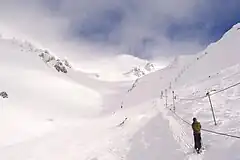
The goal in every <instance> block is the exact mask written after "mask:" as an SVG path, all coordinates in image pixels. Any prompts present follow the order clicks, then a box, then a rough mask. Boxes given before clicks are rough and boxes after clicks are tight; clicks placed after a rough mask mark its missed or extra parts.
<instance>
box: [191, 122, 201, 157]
mask: <svg viewBox="0 0 240 160" xmlns="http://www.w3.org/2000/svg"><path fill="white" fill-rule="evenodd" d="M192 129H193V136H194V149H195V150H196V151H197V153H200V149H201V147H202V144H201V140H202V138H201V124H200V122H198V121H197V118H195V117H194V118H193V123H192Z"/></svg>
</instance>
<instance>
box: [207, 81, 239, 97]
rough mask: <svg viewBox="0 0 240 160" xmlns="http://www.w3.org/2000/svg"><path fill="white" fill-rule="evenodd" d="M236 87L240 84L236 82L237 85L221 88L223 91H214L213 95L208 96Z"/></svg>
mask: <svg viewBox="0 0 240 160" xmlns="http://www.w3.org/2000/svg"><path fill="white" fill-rule="evenodd" d="M238 85H240V82H238V83H236V84H233V85H231V86H229V87H227V88H223V89H221V90H219V91H216V92H214V93H211V94H210V96H212V95H215V94H218V93H220V92H223V91H225V90H228V89H230V88H233V87H236V86H238Z"/></svg>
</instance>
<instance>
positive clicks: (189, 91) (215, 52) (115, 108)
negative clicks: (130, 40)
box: [0, 24, 240, 160]
mask: <svg viewBox="0 0 240 160" xmlns="http://www.w3.org/2000/svg"><path fill="white" fill-rule="evenodd" d="M239 28H240V25H239V24H237V25H235V26H234V27H233V28H232V29H231V30H230V31H228V32H227V33H226V34H225V35H224V36H223V38H222V39H221V40H220V41H218V42H216V43H214V44H211V45H210V46H209V47H208V48H206V50H204V51H202V52H201V53H198V54H196V55H191V56H189V55H188V56H187V55H185V56H179V57H176V58H175V59H174V61H173V62H172V63H171V64H169V65H168V66H167V67H165V68H163V69H160V70H158V71H155V72H153V73H149V74H147V75H145V76H142V77H139V78H138V79H136V77H135V79H134V80H133V77H132V76H130V77H124V75H123V73H124V72H123V70H128V67H129V70H131V69H132V65H133V66H136V65H139V64H145V61H142V60H139V59H137V58H132V57H126V56H123V57H121V58H119V57H117V58H116V60H118V61H121V63H120V62H117V64H118V65H120V64H123V63H122V62H123V61H124V60H126V59H127V62H128V64H127V66H119V67H118V68H117V69H116V68H108V67H107V65H106V63H107V62H108V60H107V59H106V60H101V62H100V63H98V65H101V64H105V66H104V65H103V66H99V67H98V66H96V70H91V69H88V68H86V69H85V70H84V68H81V69H75V68H74V65H73V67H69V68H67V72H66V73H65V72H58V71H57V70H56V68H54V65H55V64H56V63H54V65H52V64H48V63H46V61H43V60H46V59H45V57H44V55H42V57H39V52H38V51H39V50H36V49H35V48H34V47H33V46H31V45H30V46H29V45H26V43H24V42H21V41H18V40H15V39H14V40H13V39H10V38H8V39H5V38H2V39H0V51H1V52H0V56H1V58H0V62H1V63H0V73H1V74H0V84H1V91H6V92H7V93H8V95H9V98H5V99H1V103H0V120H1V121H0V126H1V132H0V159H1V160H160V159H161V160H212V159H217V160H240V154H239V149H240V108H239V106H238V105H239V104H240V85H238V83H239V82H240V60H239V59H240V54H239V52H240V47H239V45H238V42H239V41H240V30H239ZM47 56H48V55H47ZM41 58H42V59H41ZM48 59H49V58H48ZM59 62H61V61H59ZM104 62H106V63H104ZM131 62H132V64H131ZM111 63H114V62H112V61H111ZM70 64H71V62H70ZM109 64H110V63H109ZM61 65H62V64H61ZM63 65H64V64H63ZM159 65H160V64H159ZM85 66H87V65H86V64H85ZM130 66H131V67H130ZM149 67H150V68H151V67H152V65H149V66H148V67H147V69H149ZM102 68H104V71H106V70H107V71H109V72H108V73H105V74H103V71H102V70H101V69H102ZM123 68H124V69H123ZM111 72H114V73H113V74H111ZM101 75H102V76H103V77H100V78H99V76H101ZM119 75H121V76H119ZM107 78H109V79H107ZM235 84H237V85H235ZM229 86H233V87H230V88H228V87H229ZM225 88H227V89H226V90H224V91H221V90H222V89H225ZM172 91H174V93H175V95H176V99H174V101H173V95H172ZM218 91H219V93H217V92H218ZM161 92H162V93H163V95H161ZM207 92H210V94H212V93H213V94H214V93H216V94H214V95H212V96H211V100H212V104H213V108H214V112H215V116H216V121H217V125H214V121H213V118H212V112H211V108H210V105H209V100H208V98H207V97H206V93H207ZM166 102H167V105H166ZM174 106H175V111H174ZM193 117H197V118H198V120H199V121H200V122H201V124H202V127H203V128H204V129H206V130H210V131H213V132H218V133H224V134H229V135H234V136H235V137H229V136H224V135H219V134H215V133H210V132H206V131H202V138H203V148H204V150H203V152H202V153H201V154H199V155H197V154H196V153H194V151H193V136H192V130H191V126H190V125H189V124H188V123H191V120H192V118H193ZM238 136H239V138H238Z"/></svg>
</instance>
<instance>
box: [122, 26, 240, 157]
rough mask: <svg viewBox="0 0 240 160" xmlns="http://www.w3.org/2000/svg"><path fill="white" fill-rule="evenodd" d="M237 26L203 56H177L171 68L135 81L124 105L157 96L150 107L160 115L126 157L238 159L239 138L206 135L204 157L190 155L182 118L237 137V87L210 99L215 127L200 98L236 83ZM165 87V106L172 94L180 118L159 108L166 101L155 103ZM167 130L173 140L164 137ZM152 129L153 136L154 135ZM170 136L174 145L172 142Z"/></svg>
mask: <svg viewBox="0 0 240 160" xmlns="http://www.w3.org/2000/svg"><path fill="white" fill-rule="evenodd" d="M238 26H239V25H236V26H234V27H233V28H232V29H231V30H230V31H229V32H228V33H226V34H225V35H224V37H223V38H222V39H221V40H220V41H219V42H216V43H215V44H212V45H210V46H209V47H208V48H207V49H206V50H205V51H203V52H202V53H200V54H198V55H196V56H192V57H180V58H179V59H176V61H175V62H173V64H172V65H171V66H170V67H168V68H165V69H163V70H161V71H158V72H157V73H154V74H151V75H149V76H147V77H144V78H143V79H142V80H140V81H139V84H138V85H137V86H136V87H135V90H134V91H133V92H132V95H131V96H130V95H129V96H128V97H129V98H127V100H126V101H127V105H129V106H134V105H135V104H138V103H141V101H145V100H148V99H151V97H152V98H154V97H157V95H158V97H159V98H158V99H156V100H155V103H157V106H158V110H159V112H160V113H159V115H158V116H157V117H156V118H154V119H153V120H152V121H151V122H150V123H148V124H147V125H146V126H145V128H144V129H142V130H141V131H139V133H138V134H136V137H135V140H134V141H133V144H132V148H133V150H132V151H130V154H129V159H139V160H140V159H159V158H162V157H164V158H163V159H206V160H208V159H209V160H210V159H220V160H227V159H236V160H237V159H240V157H239V154H238V150H239V148H240V143H239V139H238V138H232V137H226V136H222V135H216V134H211V133H209V132H203V133H202V136H203V146H204V148H205V150H206V151H204V154H202V155H199V156H198V155H196V154H194V153H193V147H192V144H193V138H192V131H191V127H190V125H189V124H187V123H185V122H184V121H183V120H182V119H181V118H183V119H184V120H186V121H188V122H190V123H191V120H192V117H194V116H196V117H197V118H198V119H199V120H200V122H201V123H202V126H203V128H205V129H209V130H211V131H217V132H220V133H225V134H230V135H236V136H240V128H239V122H240V118H239V111H240V110H239V107H238V105H239V103H240V102H239V95H240V85H238V86H235V87H233V88H230V89H228V90H226V91H224V92H220V93H219V94H216V95H214V96H212V102H213V107H214V110H215V114H216V117H217V126H215V125H214V122H213V118H212V114H211V108H210V105H209V101H208V99H207V98H199V97H202V96H205V95H206V92H207V91H212V92H213V93H214V91H213V90H216V91H218V90H221V89H223V88H226V87H229V86H231V85H233V84H236V83H239V82H240V77H239V75H240V68H239V65H240V61H239V49H240V48H239V46H238V45H237V42H238V41H239V38H240V32H239V29H238ZM206 53H207V54H206ZM160 77H161V78H160ZM170 83H171V89H170ZM165 89H167V90H168V107H169V108H170V109H172V110H173V106H172V104H173V102H172V101H173V100H172V93H171V91H172V90H174V91H175V93H176V95H177V99H176V102H175V103H176V113H177V115H178V116H180V117H178V116H176V115H175V114H173V113H172V111H169V109H167V108H165V107H164V105H165V97H163V99H160V91H161V90H162V91H164V90H165ZM139 92H142V95H141V97H140V98H138V100H137V99H136V100H135V101H132V100H131V99H134V98H135V97H136V96H134V94H137V93H139ZM139 101H140V102H139ZM132 103H134V105H132ZM161 118H163V119H165V120H167V122H166V123H168V125H167V126H166V125H165V124H164V125H163V124H162V120H161ZM159 123H160V124H159ZM154 126H155V127H154ZM160 130H164V132H161V131H160ZM169 130H170V131H171V133H172V137H171V136H170V137H169ZM156 131H157V133H158V134H155V132H156ZM165 131H166V132H165ZM162 136H164V138H162ZM166 138H167V139H166ZM172 138H173V139H175V141H172ZM155 140H157V141H158V142H157V143H156V141H155ZM162 143H163V144H162ZM159 149H161V150H159ZM179 151H180V152H181V153H179ZM169 153H170V154H169Z"/></svg>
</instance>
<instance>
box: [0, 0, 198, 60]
mask: <svg viewBox="0 0 240 160" xmlns="http://www.w3.org/2000/svg"><path fill="white" fill-rule="evenodd" d="M50 3H51V6H53V7H51V8H50V7H47V6H49V5H50ZM198 3H199V2H198V1H195V0H181V1H179V0H148V1H146V0H118V1H112V0H98V1H96V0H54V1H51V2H49V1H47V0H0V26H1V28H0V29H2V30H3V28H5V29H6V28H7V29H8V30H10V31H11V32H12V31H13V30H14V31H15V32H16V33H19V34H20V33H21V34H22V35H21V36H23V35H24V36H25V37H27V38H28V39H33V40H34V41H36V42H38V43H40V44H41V45H43V46H46V47H48V46H49V47H50V48H51V49H53V50H54V51H58V52H68V53H75V54H74V56H75V57H78V56H79V54H82V53H83V52H84V53H87V52H91V54H93V55H94V56H96V55H98V54H97V52H103V54H105V53H110V52H112V53H113V52H114V54H116V53H121V51H122V52H126V51H128V50H129V48H131V47H136V46H138V45H140V46H141V44H140V43H141V41H142V39H144V38H147V39H150V40H153V41H154V42H153V43H151V44H150V47H149V48H148V49H147V52H148V53H146V54H159V53H164V54H166V53H183V52H185V51H184V50H186V49H187V48H192V50H193V51H194V50H196V48H199V47H200V45H199V44H198V43H197V42H196V41H193V43H192V42H189V41H188V42H172V41H171V40H170V39H169V38H168V37H167V36H166V30H167V29H168V27H169V24H171V21H174V20H176V19H181V20H183V21H184V20H185V19H186V18H189V17H191V16H192V15H191V13H193V10H194V9H195V7H196V5H197V4H198ZM108 10H113V11H114V10H115V11H116V10H119V11H120V14H121V16H122V17H121V22H120V23H118V24H117V26H115V27H114V28H113V30H111V31H110V32H109V33H108V34H107V36H108V39H107V40H106V41H104V42H100V43H99V42H92V41H86V39H85V38H86V37H81V36H80V35H76V33H77V32H75V30H76V28H77V29H78V28H81V26H82V25H84V24H85V23H86V20H87V19H94V18H98V16H99V14H101V13H102V12H104V11H108ZM101 18H103V19H102V20H103V21H104V17H101ZM102 23H104V22H102ZM4 26H5V27H4ZM79 30H80V29H79ZM78 36H79V37H78ZM112 42H113V43H112ZM175 47H176V48H175ZM59 48H61V49H59ZM62 48H64V49H62ZM99 50H101V51H99ZM188 51H189V50H188ZM79 52H81V53H79ZM101 55H102V54H101Z"/></svg>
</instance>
